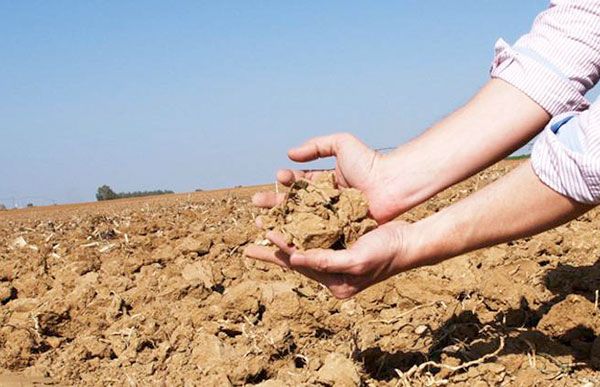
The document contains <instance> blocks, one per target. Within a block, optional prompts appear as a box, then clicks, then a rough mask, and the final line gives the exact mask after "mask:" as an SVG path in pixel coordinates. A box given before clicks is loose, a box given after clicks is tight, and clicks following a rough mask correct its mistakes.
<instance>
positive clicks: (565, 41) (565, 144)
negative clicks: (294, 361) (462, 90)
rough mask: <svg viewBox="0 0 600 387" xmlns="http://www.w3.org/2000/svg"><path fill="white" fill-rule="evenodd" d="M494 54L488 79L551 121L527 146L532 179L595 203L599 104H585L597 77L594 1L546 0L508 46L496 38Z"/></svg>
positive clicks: (597, 6) (599, 193)
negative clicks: (531, 103)
mask: <svg viewBox="0 0 600 387" xmlns="http://www.w3.org/2000/svg"><path fill="white" fill-rule="evenodd" d="M495 51H496V55H495V57H494V60H493V62H492V69H491V76H492V77H494V78H500V79H503V80H505V81H506V82H508V83H510V84H512V85H513V86H515V87H516V88H518V89H519V90H521V91H523V92H524V93H525V94H527V95H528V96H529V97H530V98H532V99H533V100H534V101H536V102H537V103H538V104H539V105H540V106H541V107H543V108H544V109H545V110H546V111H547V112H548V113H550V115H552V116H553V119H552V120H551V121H550V123H549V124H548V126H547V127H546V128H545V129H544V131H543V132H542V134H541V135H540V137H539V138H538V140H537V141H536V143H535V144H534V147H533V151H532V155H531V163H532V166H533V169H534V171H535V173H536V174H537V175H538V177H539V178H540V179H541V180H542V181H543V182H544V183H545V184H546V185H548V186H549V187H551V188H552V189H554V190H555V191H557V192H559V193H561V194H563V195H565V196H568V197H570V198H573V199H575V200H577V201H578V202H581V203H589V204H597V203H600V98H599V99H598V100H597V101H596V102H594V103H593V104H590V103H589V102H588V101H587V100H586V98H585V94H586V93H587V91H588V90H590V89H591V88H592V87H594V85H595V84H596V83H597V82H598V80H599V78H600V0H552V1H551V2H550V7H549V8H548V9H547V10H546V11H544V12H542V13H541V14H540V15H538V16H537V18H536V19H535V21H534V23H533V26H532V28H531V31H530V32H529V33H527V34H525V35H524V36H522V37H521V38H520V39H519V40H518V41H517V42H516V43H515V44H514V45H512V46H510V45H508V44H507V43H506V42H504V41H503V40H502V39H500V40H498V42H497V43H496V47H495ZM563 123H564V125H563ZM558 131H560V132H561V133H560V135H559V134H558ZM565 132H566V133H565ZM563 138H570V140H568V141H565V140H563ZM573 139H574V140H573ZM574 143H577V144H576V145H573V144H574Z"/></svg>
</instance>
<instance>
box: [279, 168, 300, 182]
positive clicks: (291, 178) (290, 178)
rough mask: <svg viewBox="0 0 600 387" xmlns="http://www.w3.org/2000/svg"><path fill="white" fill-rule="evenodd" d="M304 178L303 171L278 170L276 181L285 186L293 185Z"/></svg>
mask: <svg viewBox="0 0 600 387" xmlns="http://www.w3.org/2000/svg"><path fill="white" fill-rule="evenodd" d="M302 178H304V172H303V171H295V170H292V169H280V170H279V171H277V181H278V182H280V183H281V184H283V185H285V186H290V185H292V184H294V182H295V181H297V180H298V179H302Z"/></svg>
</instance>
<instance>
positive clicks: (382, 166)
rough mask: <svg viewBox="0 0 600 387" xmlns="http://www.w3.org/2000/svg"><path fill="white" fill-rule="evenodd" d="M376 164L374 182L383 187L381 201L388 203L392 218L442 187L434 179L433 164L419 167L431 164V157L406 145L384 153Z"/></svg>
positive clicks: (380, 195) (380, 190) (380, 193)
mask: <svg viewBox="0 0 600 387" xmlns="http://www.w3.org/2000/svg"><path fill="white" fill-rule="evenodd" d="M375 164H376V165H375V168H374V170H375V171H376V173H375V174H374V176H373V181H374V186H376V187H378V188H379V190H378V192H377V196H378V202H381V203H387V205H386V207H387V208H386V210H387V212H388V213H389V216H388V219H393V218H395V217H396V216H398V215H400V214H402V213H403V212H405V211H407V210H409V209H411V208H413V207H415V206H417V205H418V204H420V203H422V202H424V201H425V200H427V199H429V198H430V197H432V196H433V195H435V194H436V193H437V192H439V190H440V187H438V184H437V183H436V181H435V179H434V176H435V175H436V174H435V173H433V171H432V170H431V169H430V168H427V169H423V168H421V167H418V168H415V166H416V165H427V164H428V163H427V161H426V160H421V159H420V158H419V157H418V155H416V154H412V152H410V150H409V149H407V147H406V146H402V147H401V148H398V149H396V150H395V151H394V152H391V153H389V154H386V155H381V157H379V158H378V159H377V160H376V161H375Z"/></svg>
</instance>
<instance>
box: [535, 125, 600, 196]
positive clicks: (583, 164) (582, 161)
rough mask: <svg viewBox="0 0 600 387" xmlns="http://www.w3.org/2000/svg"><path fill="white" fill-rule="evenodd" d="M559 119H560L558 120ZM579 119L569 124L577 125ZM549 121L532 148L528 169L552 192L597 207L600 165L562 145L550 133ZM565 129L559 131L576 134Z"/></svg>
mask: <svg viewBox="0 0 600 387" xmlns="http://www.w3.org/2000/svg"><path fill="white" fill-rule="evenodd" d="M557 118H559V117H557ZM579 118H580V116H576V117H574V118H573V120H572V121H577V122H575V124H577V125H579ZM555 121H556V119H554V120H552V121H551V122H550V123H549V124H548V125H547V126H546V128H545V129H544V131H543V132H542V134H541V135H540V137H539V138H538V140H537V141H536V142H535V144H534V146H533V151H532V153H531V165H532V167H533V170H534V172H535V173H536V175H537V176H538V177H539V178H540V180H541V181H542V182H543V183H544V184H546V185H547V186H548V187H550V188H552V189H553V190H554V191H556V192H558V193H560V194H562V195H564V196H567V197H569V198H571V199H573V200H575V201H577V202H580V203H584V204H598V203H600V163H599V160H598V159H597V158H596V157H594V156H593V155H591V154H590V152H589V151H586V150H585V149H584V151H583V152H577V151H574V150H572V149H569V147H568V146H566V145H565V144H563V143H562V142H561V141H560V140H559V138H558V137H557V135H556V134H555V133H554V132H553V130H552V126H553V124H554V123H555ZM577 125H568V126H565V127H563V128H561V129H560V130H578V126H577Z"/></svg>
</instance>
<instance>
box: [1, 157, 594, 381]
mask: <svg viewBox="0 0 600 387" xmlns="http://www.w3.org/2000/svg"><path fill="white" fill-rule="evenodd" d="M514 165H516V162H503V163H501V164H500V165H498V166H496V167H493V168H491V169H488V170H487V171H484V172H483V173H481V174H479V175H477V176H475V177H473V178H472V179H470V180H469V181H468V182H465V183H463V184H460V185H459V186H457V187H455V188H453V189H451V190H448V191H446V192H445V193H443V194H441V195H439V196H438V197H436V198H434V199H433V200H430V201H428V202H426V203H424V204H423V205H421V206H419V207H418V208H416V209H414V210H413V211H411V212H409V213H408V214H406V215H404V216H403V219H405V220H408V221H415V220H417V219H420V218H422V217H424V216H426V215H428V214H430V213H432V212H435V211H438V210H439V209H440V208H442V207H444V206H447V205H448V204H450V203H452V202H453V201H455V200H457V199H459V198H461V197H464V196H465V195H467V194H468V193H470V192H472V191H473V190H475V189H477V188H480V187H481V186H483V185H485V184H487V183H489V182H490V181H492V180H494V179H496V178H498V177H499V176H501V175H502V174H504V173H506V171H508V170H509V169H511V168H512V167H513V166H514ZM271 188H272V187H271ZM256 190H257V188H243V189H237V190H230V191H221V192H203V193H194V194H184V195H168V196H165V197H159V198H145V199H129V200H118V201H114V202H108V203H93V204H82V205H71V206H54V207H44V208H32V209H26V210H19V211H14V210H13V211H3V212H1V213H0V384H2V385H19V383H21V384H22V383H25V384H34V383H37V384H38V385H42V384H44V385H50V384H52V383H55V384H61V385H98V386H100V385H130V386H145V385H168V386H171V385H190V386H191V385H202V386H209V385H229V384H231V385H244V384H250V385H251V384H262V386H282V385H303V384H304V385H335V386H353V385H360V384H362V385H376V386H380V385H381V386H388V385H389V386H395V385H420V384H424V385H426V384H429V385H436V384H438V385H439V384H443V383H448V384H451V385H464V386H485V385H559V386H571V385H586V386H592V385H594V384H598V383H600V372H598V367H600V339H598V335H599V334H600V312H599V311H598V305H597V303H598V289H600V262H599V261H598V258H599V257H600V238H599V236H600V235H599V234H600V216H599V215H600V214H599V212H598V211H597V210H595V211H592V212H590V213H588V214H586V215H584V216H582V217H580V218H579V219H577V220H576V221H573V222H571V223H570V224H568V225H565V226H561V227H559V228H557V229H555V230H552V231H549V232H547V233H544V234H542V235H539V236H536V237H534V238H528V239H525V240H521V241H518V242H514V243H511V244H507V245H501V246H497V247H493V248H490V249H486V250H482V251H478V252H474V253H471V254H468V255H465V256H461V257H458V258H456V259H453V260H450V261H447V262H445V263H443V264H440V265H438V266H435V267H425V268H421V269H417V270H413V271H410V272H407V273H403V274H401V275H398V276H396V277H394V278H392V279H390V280H388V281H386V282H384V283H382V284H379V285H377V286H375V287H373V288H370V289H368V290H366V291H364V292H363V293H361V294H359V295H358V296H356V297H354V298H353V299H350V300H345V301H340V300H336V299H334V298H333V297H331V295H330V294H329V293H328V292H327V291H326V290H325V289H323V288H322V287H321V286H319V285H318V284H316V283H314V282H312V281H310V280H308V279H306V278H304V277H301V276H300V275H297V274H295V273H293V272H291V271H285V270H282V269H280V268H278V267H275V266H269V265H266V264H264V263H261V262H256V261H252V260H249V259H247V258H244V257H243V256H242V253H241V251H242V249H243V247H244V246H245V245H246V244H248V243H249V242H251V241H253V240H255V238H256V237H257V236H258V235H259V232H258V230H256V229H255V227H254V225H253V224H254V217H255V216H256V215H257V214H258V213H259V211H258V210H256V209H254V208H252V206H251V205H250V204H249V196H250V194H251V193H252V192H255V191H256ZM11 383H12V384H11Z"/></svg>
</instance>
